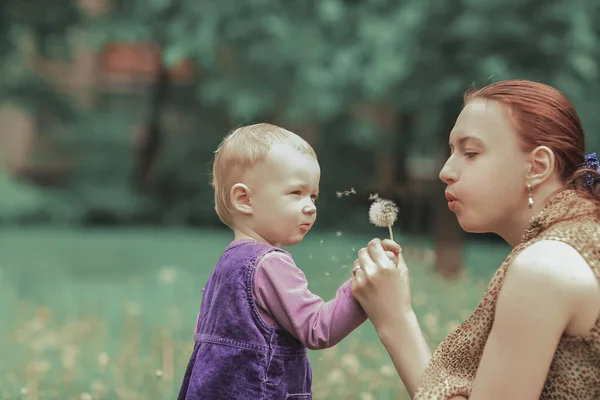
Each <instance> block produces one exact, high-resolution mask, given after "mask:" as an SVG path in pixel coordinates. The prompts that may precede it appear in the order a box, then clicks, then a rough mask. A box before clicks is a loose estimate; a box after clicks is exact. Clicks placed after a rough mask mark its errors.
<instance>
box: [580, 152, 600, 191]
mask: <svg viewBox="0 0 600 400" xmlns="http://www.w3.org/2000/svg"><path fill="white" fill-rule="evenodd" d="M583 168H585V169H593V170H594V171H598V172H600V161H599V160H598V156H597V155H596V153H588V154H586V155H585V161H584V163H583ZM583 179H584V181H585V184H586V186H594V184H595V183H596V176H595V175H594V174H591V173H589V172H588V173H587V174H585V175H584V177H583Z"/></svg>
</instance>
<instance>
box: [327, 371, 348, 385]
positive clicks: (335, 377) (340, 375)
mask: <svg viewBox="0 0 600 400" xmlns="http://www.w3.org/2000/svg"><path fill="white" fill-rule="evenodd" d="M328 380H329V383H332V384H334V385H335V384H338V383H343V382H345V381H346V375H345V374H344V372H343V371H342V370H341V369H339V368H334V369H332V370H331V372H330V373H329V377H328Z"/></svg>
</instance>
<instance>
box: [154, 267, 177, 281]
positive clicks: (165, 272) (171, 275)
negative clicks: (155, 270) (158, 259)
mask: <svg viewBox="0 0 600 400" xmlns="http://www.w3.org/2000/svg"><path fill="white" fill-rule="evenodd" d="M158 280H159V281H160V282H161V283H163V284H165V285H170V284H172V283H173V282H175V281H176V280H177V270H176V269H175V268H174V267H165V268H163V269H162V270H161V271H160V272H159V274H158Z"/></svg>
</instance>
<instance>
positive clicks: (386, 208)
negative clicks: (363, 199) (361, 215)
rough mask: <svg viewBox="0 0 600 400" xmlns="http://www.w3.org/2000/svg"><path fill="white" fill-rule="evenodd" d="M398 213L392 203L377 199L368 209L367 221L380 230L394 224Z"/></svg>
mask: <svg viewBox="0 0 600 400" xmlns="http://www.w3.org/2000/svg"><path fill="white" fill-rule="evenodd" d="M398 211H399V209H398V206H397V205H396V204H395V203H394V202H393V201H391V200H385V199H377V200H375V201H374V202H373V203H372V204H371V207H370V208H369V221H370V222H371V223H372V224H373V225H375V226H378V227H380V228H387V227H388V226H392V225H394V222H396V219H397V218H398Z"/></svg>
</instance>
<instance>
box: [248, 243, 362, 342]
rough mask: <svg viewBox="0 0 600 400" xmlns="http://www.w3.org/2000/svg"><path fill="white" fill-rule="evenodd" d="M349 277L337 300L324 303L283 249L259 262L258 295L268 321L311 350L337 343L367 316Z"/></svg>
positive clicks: (257, 300) (262, 311) (256, 281)
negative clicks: (354, 292)
mask: <svg viewBox="0 0 600 400" xmlns="http://www.w3.org/2000/svg"><path fill="white" fill-rule="evenodd" d="M351 283H352V282H351V281H350V280H348V281H347V282H345V283H344V284H343V285H342V286H340V287H339V288H338V290H337V293H336V296H335V298H334V299H333V300H330V301H328V302H324V301H323V299H321V298H320V297H319V296H317V295H315V294H313V293H311V292H310V290H308V282H307V281H306V276H305V275H304V273H303V272H302V270H300V268H298V267H297V266H296V264H295V263H294V260H292V258H291V257H290V256H288V255H287V254H283V253H280V252H272V253H268V254H267V255H266V256H264V257H263V258H262V259H261V260H259V262H258V263H257V266H256V270H255V274H254V295H255V301H256V304H257V306H258V309H259V311H260V313H261V315H262V316H263V319H265V321H266V322H267V323H268V324H271V325H273V324H279V325H281V326H282V327H283V328H284V329H285V330H286V331H288V332H289V333H290V334H292V335H293V336H294V337H296V338H297V339H298V340H299V341H300V342H301V343H302V344H303V345H304V346H306V347H307V348H309V349H311V350H319V349H325V348H328V347H331V346H334V345H335V344H337V343H338V342H339V341H341V340H342V339H343V338H344V337H346V336H347V335H348V334H349V333H350V332H352V331H353V330H354V329H356V328H357V327H358V326H359V325H360V324H362V323H363V322H364V321H365V320H366V319H367V315H366V314H365V312H364V311H363V309H362V307H361V306H360V304H359V303H358V302H357V301H356V300H355V299H354V297H353V296H352V292H351Z"/></svg>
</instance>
